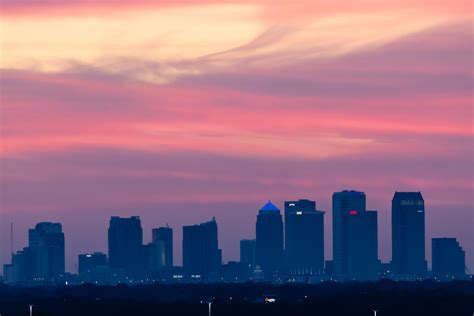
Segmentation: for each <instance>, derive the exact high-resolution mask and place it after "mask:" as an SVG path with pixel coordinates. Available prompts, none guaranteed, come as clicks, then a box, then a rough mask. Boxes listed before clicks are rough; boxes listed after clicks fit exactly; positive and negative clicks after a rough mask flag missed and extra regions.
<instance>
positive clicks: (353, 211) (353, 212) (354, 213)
mask: <svg viewBox="0 0 474 316" xmlns="http://www.w3.org/2000/svg"><path fill="white" fill-rule="evenodd" d="M349 215H357V211H356V210H352V211H349Z"/></svg>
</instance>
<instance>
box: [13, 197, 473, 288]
mask: <svg viewBox="0 0 474 316" xmlns="http://www.w3.org/2000/svg"><path fill="white" fill-rule="evenodd" d="M284 205H285V209H284V213H283V215H284V217H283V216H282V214H281V212H280V209H279V208H278V207H277V206H275V204H273V203H272V202H271V201H270V200H269V201H268V202H267V203H266V204H265V205H263V206H262V207H261V208H260V209H259V211H258V213H257V216H256V219H257V220H256V231H255V235H254V236H253V237H252V236H251V237H250V238H255V241H256V243H254V244H253V246H252V247H254V248H253V250H251V249H250V248H248V247H249V246H251V245H252V244H249V243H248V241H251V239H250V240H249V239H248V238H241V239H240V247H241V248H240V261H229V262H228V263H226V264H225V261H224V260H223V259H222V251H223V250H222V248H221V247H220V246H219V233H218V225H217V222H216V219H215V218H214V217H213V218H212V220H211V221H209V222H205V223H201V224H196V225H191V226H183V227H182V230H183V235H182V248H181V249H179V248H178V247H177V244H178V243H176V239H175V238H174V237H173V228H172V227H169V226H168V225H167V226H166V227H159V228H153V230H152V240H151V241H150V242H147V241H146V240H144V238H143V229H142V224H141V220H140V217H139V216H131V217H128V218H124V217H118V216H112V217H111V218H110V224H109V229H108V251H107V253H108V254H106V255H102V253H101V252H100V251H99V250H97V249H95V250H94V251H93V253H92V252H91V253H90V254H77V257H78V258H79V259H78V260H79V261H78V263H79V267H78V265H77V262H75V268H76V270H75V271H66V269H65V237H64V235H65V234H64V233H63V231H62V226H61V224H60V223H56V224H54V223H39V224H37V225H36V228H35V229H30V230H29V246H28V247H27V248H24V249H23V251H21V252H16V251H14V252H15V256H14V258H16V259H14V260H13V261H12V265H5V266H4V275H5V277H6V278H7V279H6V280H10V281H9V282H14V281H13V280H15V278H17V280H24V281H26V280H29V279H31V280H32V281H33V280H36V278H39V280H44V281H47V282H50V281H53V282H55V283H57V282H58V279H59V277H61V278H62V279H63V280H64V279H65V278H66V277H65V274H64V273H65V272H73V274H74V273H76V274H77V273H78V271H80V270H84V268H83V267H81V263H82V264H83V265H84V264H85V265H91V264H92V265H93V263H94V262H96V261H97V262H100V264H99V266H100V267H101V270H100V271H101V272H100V275H101V277H100V279H102V280H103V278H104V276H103V275H104V273H106V274H107V273H112V274H114V275H117V273H118V275H122V276H121V277H119V279H117V280H122V282H123V281H124V280H125V277H127V279H128V278H130V282H132V280H134V281H133V282H137V281H136V280H140V279H141V282H143V280H147V281H146V282H151V280H153V279H156V278H157V276H156V275H155V273H158V271H167V272H166V273H165V274H166V275H168V276H166V277H165V276H162V278H163V281H164V280H165V279H167V281H166V282H170V280H171V281H182V282H196V281H202V282H219V281H222V280H224V279H225V278H226V277H228V278H229V279H228V280H233V281H238V282H243V281H245V280H255V281H267V282H286V281H285V280H286V279H287V278H290V279H293V280H294V281H296V282H304V283H305V282H311V283H312V282H315V280H319V281H316V282H321V281H323V280H329V278H330V279H331V280H332V279H335V280H341V281H344V280H346V281H347V280H360V281H364V280H376V279H380V278H395V279H402V280H404V279H417V278H421V279H424V278H428V277H441V276H440V275H439V272H438V271H450V270H449V269H455V268H454V267H457V268H456V269H457V270H456V271H454V270H453V272H452V273H453V276H456V277H459V276H461V275H463V274H466V273H467V274H468V273H469V272H470V271H469V269H468V268H467V266H466V261H465V260H466V259H465V251H463V248H462V244H461V245H460V244H459V242H458V241H457V240H456V238H455V237H453V236H438V237H436V238H433V239H429V240H426V236H425V202H424V199H423V197H422V195H421V193H420V192H395V194H394V196H393V199H392V219H393V222H392V241H391V242H392V244H393V245H395V246H394V247H393V248H392V258H391V260H390V261H389V262H383V261H382V260H380V258H379V256H378V243H379V242H378V234H377V232H378V223H377V213H378V212H377V211H374V210H371V211H367V210H366V195H365V193H364V192H359V191H353V190H350V191H349V190H344V191H341V192H335V193H334V194H333V208H332V210H331V212H332V214H333V220H332V226H333V236H332V239H333V254H336V255H335V256H333V257H332V258H325V256H324V230H325V229H324V221H323V218H324V214H325V213H324V212H322V211H320V210H317V209H316V202H315V201H311V200H307V199H299V200H294V201H286V202H285V204H284ZM12 228H13V227H12ZM12 232H13V231H12ZM58 233H59V235H58ZM223 233H224V234H225V231H224V232H223ZM42 234H51V235H50V237H47V236H49V235H44V237H41V236H43V235H42ZM221 234H222V232H221ZM35 236H38V237H35ZM12 237H13V236H12ZM41 238H46V239H44V240H43V239H41ZM58 238H59V239H58ZM173 240H175V242H173ZM50 242H52V244H50V246H47V244H44V243H50ZM426 243H430V244H432V249H433V251H434V250H435V249H436V251H437V254H435V255H436V256H435V257H433V259H432V260H435V258H436V260H437V261H436V262H433V266H432V269H431V270H430V273H428V261H427V260H426V259H425V258H426V251H425V244H426ZM45 246H46V247H52V248H44V249H51V250H41V249H42V248H38V247H45ZM58 247H59V248H58ZM242 247H244V248H242ZM35 249H38V250H35ZM456 249H459V251H460V255H458V254H457V252H458V250H456ZM12 250H13V249H12ZM179 250H181V252H182V254H183V258H184V260H183V262H182V265H180V264H179V263H176V262H174V261H173V252H179ZM47 251H53V252H52V253H49V254H48V252H47ZM249 251H253V255H251V254H249ZM30 253H31V254H30ZM441 254H444V255H446V254H450V255H449V256H451V257H452V260H453V261H452V262H449V260H448V261H444V259H443V256H444V255H441ZM461 254H462V255H461ZM42 256H46V257H44V259H41V258H43V257H42ZM48 256H49V257H48ZM51 256H52V257H51ZM104 256H105V257H104ZM249 256H250V257H249ZM12 258H13V257H12ZM21 258H23V259H21ZM61 258H62V259H61ZM103 258H106V260H107V261H106V262H107V264H106V266H107V267H109V268H110V269H112V270H111V271H118V272H106V270H103V269H104V268H105V266H104V264H103V260H104V259H103ZM249 258H252V259H249ZM58 260H59V261H58ZM249 260H251V261H249ZM24 261H26V262H28V261H31V262H38V264H39V265H38V266H37V267H36V268H34V267H33V266H34V264H33V263H31V264H33V266H31V268H28V267H29V265H26V266H22V264H23V265H24V264H25V263H21V262H24ZM40 262H44V263H42V264H40ZM244 263H246V265H243V264H244ZM237 264H238V265H237ZM447 264H448V265H447ZM179 266H181V267H179ZM461 266H462V267H463V268H462V272H460V270H459V269H460V268H459V267H461ZM92 267H93V269H95V266H92ZM178 267H179V268H180V269H179V270H176V269H177V268H178ZM11 269H13V270H11ZM45 269H46V270H45ZM222 269H226V270H222ZM443 269H444V270H443ZM30 270H31V271H33V272H13V271H30ZM244 270H247V272H244ZM41 271H44V272H41ZM224 271H227V272H224ZM89 272H91V271H89ZM17 273H21V275H24V276H23V277H18V276H17V277H14V275H17ZM94 273H95V272H94ZM35 275H37V276H36V277H35ZM93 275H96V274H93ZM160 275H161V274H160ZM171 275H172V276H173V277H172V278H171V277H170V276H171ZM79 277H80V278H83V277H84V276H83V275H81V274H79ZM90 277H91V276H89V277H88V280H89V278H90ZM18 278H19V279H18ZM109 278H110V277H109ZM109 278H108V279H109ZM169 278H170V279H169ZM173 278H179V280H173ZM193 278H194V279H197V280H194V279H193ZM308 278H309V279H308ZM319 278H321V279H319ZM66 279H67V278H66ZM67 280H69V279H67ZM71 280H72V279H71ZM71 280H69V281H68V282H71ZM310 280H313V281H310ZM24 281H22V282H24ZM16 282H18V281H16ZM61 282H64V281H61ZM76 282H77V281H76ZM103 282H112V281H103ZM114 282H120V281H114ZM106 284H108V283H106Z"/></svg>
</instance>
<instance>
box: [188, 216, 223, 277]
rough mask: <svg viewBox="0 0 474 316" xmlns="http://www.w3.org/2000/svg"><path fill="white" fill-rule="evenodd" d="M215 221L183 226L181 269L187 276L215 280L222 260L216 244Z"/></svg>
mask: <svg viewBox="0 0 474 316" xmlns="http://www.w3.org/2000/svg"><path fill="white" fill-rule="evenodd" d="M217 236H218V234H217V223H216V220H215V219H214V218H212V220H211V221H209V222H206V223H202V224H199V225H192V226H183V269H184V272H185V273H186V274H188V275H189V276H191V275H194V276H200V278H201V279H202V280H203V281H206V282H212V281H217V278H218V274H219V268H220V265H221V262H222V258H221V250H220V249H219V245H218V237H217Z"/></svg>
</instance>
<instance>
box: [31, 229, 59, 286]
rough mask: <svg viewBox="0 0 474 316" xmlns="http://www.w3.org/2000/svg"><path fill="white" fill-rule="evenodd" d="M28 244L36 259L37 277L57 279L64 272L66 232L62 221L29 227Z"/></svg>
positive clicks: (50, 279)
mask: <svg viewBox="0 0 474 316" xmlns="http://www.w3.org/2000/svg"><path fill="white" fill-rule="evenodd" d="M28 246H29V248H30V250H31V251H32V252H33V253H34V257H35V261H36V262H35V264H34V265H35V268H34V274H35V279H37V280H44V281H57V280H58V279H59V277H60V276H61V275H62V274H64V266H65V249H64V248H65V247H64V233H63V231H62V226H61V224H60V223H49V222H43V223H38V224H36V226H35V228H32V229H29V230H28Z"/></svg>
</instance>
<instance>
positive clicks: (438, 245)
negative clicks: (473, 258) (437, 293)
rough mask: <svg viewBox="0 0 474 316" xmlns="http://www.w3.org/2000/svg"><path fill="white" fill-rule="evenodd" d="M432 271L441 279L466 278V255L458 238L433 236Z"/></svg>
mask: <svg viewBox="0 0 474 316" xmlns="http://www.w3.org/2000/svg"><path fill="white" fill-rule="evenodd" d="M431 247H432V254H431V255H432V258H433V264H432V270H433V271H432V272H433V275H434V276H435V277H436V278H438V279H440V280H451V279H464V278H465V277H466V272H465V266H466V256H465V253H464V250H463V249H462V247H461V246H460V245H459V242H458V241H457V240H456V238H433V239H432V240H431Z"/></svg>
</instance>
